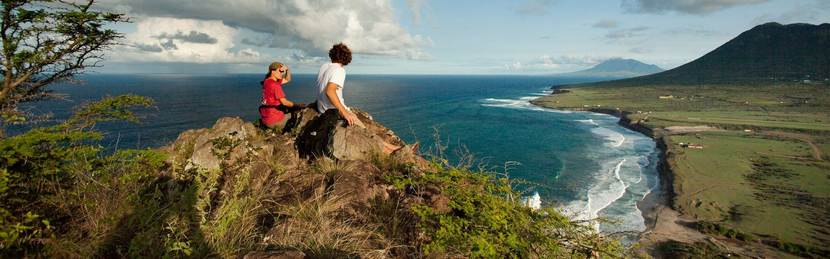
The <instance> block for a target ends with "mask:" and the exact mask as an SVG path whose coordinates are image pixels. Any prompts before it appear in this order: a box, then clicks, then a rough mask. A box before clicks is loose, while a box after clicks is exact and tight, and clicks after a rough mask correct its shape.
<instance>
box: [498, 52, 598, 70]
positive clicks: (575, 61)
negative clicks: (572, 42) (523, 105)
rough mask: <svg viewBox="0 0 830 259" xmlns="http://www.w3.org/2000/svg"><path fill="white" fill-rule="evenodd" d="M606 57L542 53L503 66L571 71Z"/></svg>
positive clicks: (591, 64) (513, 68)
mask: <svg viewBox="0 0 830 259" xmlns="http://www.w3.org/2000/svg"><path fill="white" fill-rule="evenodd" d="M607 59H608V57H592V56H550V55H542V56H540V57H538V58H535V59H531V60H525V61H523V62H522V61H513V63H509V64H505V65H504V68H505V69H507V70H508V71H511V72H530V73H532V72H542V73H558V72H571V71H575V70H579V69H584V68H587V67H590V66H593V65H596V64H599V63H600V62H602V61H604V60H607Z"/></svg>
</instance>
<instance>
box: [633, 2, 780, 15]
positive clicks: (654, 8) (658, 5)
mask: <svg viewBox="0 0 830 259" xmlns="http://www.w3.org/2000/svg"><path fill="white" fill-rule="evenodd" d="M767 1H769V0H623V1H622V5H623V8H625V9H627V10H628V11H632V12H641V13H665V12H668V11H674V12H679V13H687V14H707V13H712V12H716V11H719V10H722V9H726V8H730V7H735V6H740V5H749V4H758V3H763V2H767Z"/></svg>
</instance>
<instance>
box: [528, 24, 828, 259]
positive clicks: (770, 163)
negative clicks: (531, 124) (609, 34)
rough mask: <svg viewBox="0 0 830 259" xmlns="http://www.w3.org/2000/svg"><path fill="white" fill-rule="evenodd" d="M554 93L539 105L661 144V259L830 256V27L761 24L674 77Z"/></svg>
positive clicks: (647, 238)
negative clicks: (603, 116) (594, 115)
mask: <svg viewBox="0 0 830 259" xmlns="http://www.w3.org/2000/svg"><path fill="white" fill-rule="evenodd" d="M621 87H624V88H625V90H624V91H621V90H620V89H621ZM553 89H555V90H554V91H553V93H552V94H551V95H549V96H545V97H541V98H538V99H536V100H533V101H532V103H534V104H536V105H540V106H544V107H549V108H556V109H565V110H583V111H592V112H599V113H607V114H612V115H616V116H619V117H620V124H622V125H623V126H626V127H629V128H630V129H633V130H636V131H639V132H642V133H644V134H647V135H650V136H652V137H654V138H655V140H657V144H658V147H660V148H661V149H662V151H663V154H662V158H661V163H662V165H661V166H660V168H661V170H662V172H661V177H662V180H661V182H662V183H663V184H662V186H663V187H664V188H665V189H664V190H663V192H664V193H665V194H666V195H665V197H664V198H665V200H663V201H662V202H663V204H662V205H656V207H655V209H653V210H650V212H649V208H650V207H652V205H649V204H641V205H642V206H640V207H641V208H642V209H643V211H644V214H647V215H645V216H646V218H648V219H647V223H646V224H647V225H648V227H649V230H647V231H646V232H645V233H644V234H643V235H642V239H641V244H642V245H644V247H647V248H648V250H649V252H650V253H651V254H652V255H654V256H655V257H658V258H721V257H732V256H736V255H737V256H738V257H748V258H789V257H792V256H797V257H806V258H827V257H830V250H828V249H827V247H826V244H828V242H830V221H828V220H827V216H828V215H827V212H828V211H830V188H827V186H830V178H828V174H827V172H828V168H830V155H828V154H830V145H828V143H830V24H827V23H825V24H821V25H811V24H790V25H782V24H778V23H767V24H762V25H759V26H756V27H754V28H752V29H751V30H748V31H746V32H743V33H741V34H740V35H738V36H737V37H735V38H734V39H732V40H730V41H728V42H726V43H725V44H723V45H722V46H720V47H718V48H717V49H715V50H713V51H711V52H709V53H708V54H706V55H704V56H702V57H700V58H698V59H696V60H694V61H692V62H689V63H687V64H685V65H682V66H680V67H677V68H674V69H671V70H668V71H664V72H660V73H657V74H652V75H646V76H641V77H636V78H629V79H620V80H611V81H604V82H594V83H585V84H576V85H565V86H554V87H553ZM658 200H659V199H658Z"/></svg>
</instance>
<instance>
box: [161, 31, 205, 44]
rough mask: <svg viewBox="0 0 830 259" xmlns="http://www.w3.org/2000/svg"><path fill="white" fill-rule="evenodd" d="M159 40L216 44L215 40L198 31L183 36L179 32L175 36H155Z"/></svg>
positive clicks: (163, 34) (164, 34)
mask: <svg viewBox="0 0 830 259" xmlns="http://www.w3.org/2000/svg"><path fill="white" fill-rule="evenodd" d="M156 38H159V39H170V40H181V41H184V42H192V43H203V44H214V43H216V39H215V38H213V37H211V36H210V35H208V34H207V33H204V32H198V31H190V32H189V33H188V34H184V33H182V32H181V31H179V32H176V34H167V33H162V34H161V35H159V36H156Z"/></svg>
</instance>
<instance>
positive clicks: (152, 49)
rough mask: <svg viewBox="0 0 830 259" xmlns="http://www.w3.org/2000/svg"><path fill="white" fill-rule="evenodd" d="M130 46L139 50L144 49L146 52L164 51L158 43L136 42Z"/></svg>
mask: <svg viewBox="0 0 830 259" xmlns="http://www.w3.org/2000/svg"><path fill="white" fill-rule="evenodd" d="M132 46H133V47H134V48H136V49H138V50H140V51H146V52H162V51H164V49H163V48H161V46H159V45H158V44H143V43H136V44H133V45H132Z"/></svg>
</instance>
